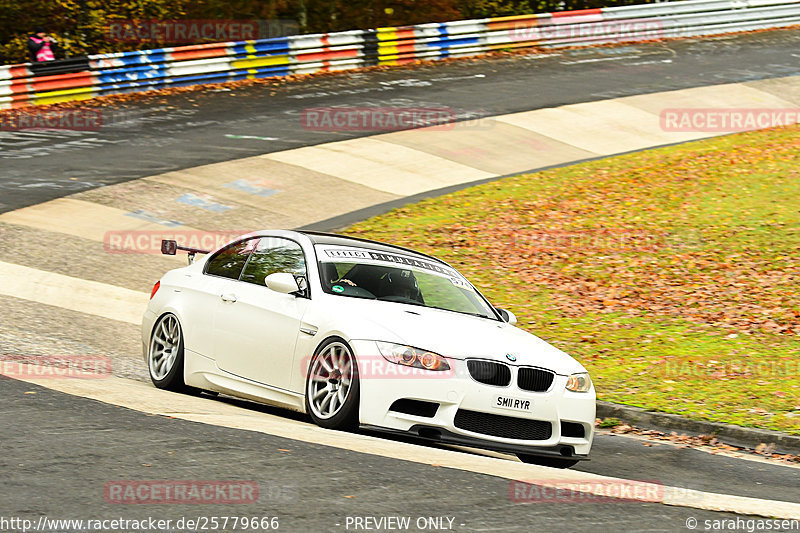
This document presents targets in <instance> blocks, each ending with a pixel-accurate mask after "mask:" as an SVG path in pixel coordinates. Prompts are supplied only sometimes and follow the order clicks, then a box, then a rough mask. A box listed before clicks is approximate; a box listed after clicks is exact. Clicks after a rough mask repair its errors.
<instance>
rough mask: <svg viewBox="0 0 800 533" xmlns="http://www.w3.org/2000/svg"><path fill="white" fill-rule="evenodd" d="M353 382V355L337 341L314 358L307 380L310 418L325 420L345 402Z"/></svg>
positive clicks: (334, 413) (333, 414)
mask: <svg viewBox="0 0 800 533" xmlns="http://www.w3.org/2000/svg"><path fill="white" fill-rule="evenodd" d="M352 383H353V354H352V353H350V349H349V348H348V347H347V346H345V345H344V344H342V343H341V342H332V343H330V344H328V345H327V346H325V348H324V349H323V350H322V352H320V353H319V355H317V356H316V357H315V358H314V362H313V364H312V366H311V373H310V374H309V378H308V387H307V388H308V391H307V394H308V404H309V405H310V406H311V410H312V411H314V415H316V416H317V417H318V418H322V419H327V418H331V417H333V416H335V415H336V413H338V412H339V411H340V410H341V409H342V406H343V405H344V404H345V402H346V401H347V398H348V396H349V394H350V386H351V385H352Z"/></svg>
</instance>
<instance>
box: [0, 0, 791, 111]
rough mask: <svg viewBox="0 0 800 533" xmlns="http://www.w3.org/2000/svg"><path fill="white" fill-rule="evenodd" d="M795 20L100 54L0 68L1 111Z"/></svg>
mask: <svg viewBox="0 0 800 533" xmlns="http://www.w3.org/2000/svg"><path fill="white" fill-rule="evenodd" d="M798 24H800V0H688V1H677V2H664V3H658V4H644V5H635V6H624V7H612V8H603V9H588V10H582V11H564V12H556V13H542V14H535V15H523V16H515V17H498V18H486V19H478V20H462V21H455V22H445V23H432V24H419V25H416V26H405V27H396V28H378V29H373V30H354V31H347V32H337V33H325V34H314V35H295V36H290V37H280V38H274V39H264V40H256V41H237V42H227V43H214V44H205V45H195V46H181V47H174V48H161V49H157V50H142V51H136V52H121V53H115V54H100V55H91V56H88V57H85V58H72V59H69V60H64V61H53V62H50V63H46V64H30V63H26V64H22V65H6V66H0V109H8V108H16V107H23V106H27V105H31V104H34V105H44V104H52V103H58V102H65V101H72V100H83V99H88V98H93V97H96V96H102V95H107V94H119V93H126V92H139V91H147V90H153V89H161V88H165V87H181V86H186V85H194V84H206V83H221V82H225V81H234V80H242V79H253V78H266V77H274V76H286V75H290V74H309V73H315V72H320V71H334V70H346V69H352V68H359V67H368V66H374V65H399V64H404V63H409V62H413V61H428V60H438V59H444V58H449V57H465V56H470V55H476V54H481V53H485V52H491V51H494V50H502V49H519V48H531V47H563V46H591V45H596V44H606V43H617V42H636V41H648V40H657V39H670V38H680V37H697V36H704V35H716V34H721V33H728V32H738V31H751V30H760V29H767V28H780V27H786V26H793V25H798Z"/></svg>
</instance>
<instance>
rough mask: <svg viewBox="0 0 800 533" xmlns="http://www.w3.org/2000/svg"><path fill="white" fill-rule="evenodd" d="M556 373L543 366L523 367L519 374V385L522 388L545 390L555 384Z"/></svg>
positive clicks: (537, 390)
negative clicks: (543, 368) (544, 368)
mask: <svg viewBox="0 0 800 533" xmlns="http://www.w3.org/2000/svg"><path fill="white" fill-rule="evenodd" d="M553 378H555V374H554V373H552V372H550V371H549V370H542V369H541V368H529V367H522V368H520V369H519V373H518V375H517V385H518V386H519V388H520V389H522V390H529V391H533V392H545V391H546V390H547V389H549V388H550V385H552V384H553Z"/></svg>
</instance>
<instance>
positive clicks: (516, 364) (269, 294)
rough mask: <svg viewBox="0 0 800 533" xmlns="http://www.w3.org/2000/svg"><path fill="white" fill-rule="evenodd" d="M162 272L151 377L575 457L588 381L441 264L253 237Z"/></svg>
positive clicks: (579, 451)
mask: <svg viewBox="0 0 800 533" xmlns="http://www.w3.org/2000/svg"><path fill="white" fill-rule="evenodd" d="M176 249H182V250H186V251H188V252H189V253H190V260H191V259H192V258H193V257H194V255H195V254H196V253H203V254H206V255H205V256H204V257H203V258H202V259H200V260H197V261H195V262H193V263H190V264H189V266H187V267H184V268H179V269H176V270H172V271H170V272H167V273H166V274H165V275H164V277H162V278H161V280H160V281H158V282H157V283H156V284H155V286H154V287H153V291H152V295H151V299H150V303H149V305H148V307H147V311H146V312H145V314H144V317H143V322H142V341H143V342H142V344H143V351H144V356H145V360H146V362H147V365H148V367H149V369H150V377H151V379H152V381H153V383H154V384H155V385H156V386H157V387H159V388H162V389H169V390H173V391H198V390H199V391H209V392H212V393H214V392H216V393H224V394H228V395H232V396H237V397H242V398H248V399H251V400H256V401H259V402H263V403H268V404H273V405H277V406H281V407H285V408H289V409H293V410H296V411H301V412H305V413H307V414H308V416H310V417H311V419H312V420H313V421H314V422H315V423H316V424H319V425H320V426H323V427H326V428H333V429H344V430H352V429H356V428H359V427H360V428H367V429H372V430H380V431H388V432H395V433H402V434H406V435H413V436H417V437H420V438H423V439H428V440H433V441H438V442H443V443H451V444H460V445H467V446H473V447H479V448H485V449H492V450H497V451H503V452H510V453H515V454H517V456H518V457H519V458H520V459H521V460H523V461H525V462H531V463H537V464H544V465H549V466H556V467H562V468H563V467H569V466H572V465H574V464H575V463H577V462H578V461H580V460H582V459H588V456H589V450H590V448H591V446H592V439H593V437H594V419H595V390H594V386H593V385H592V381H591V379H590V378H589V374H588V373H587V372H586V369H584V368H583V366H581V364H580V363H578V362H577V361H576V360H574V359H573V358H572V357H570V356H569V355H567V354H566V353H564V352H562V351H560V350H558V349H556V348H554V347H553V346H551V345H549V344H548V343H546V342H544V341H543V340H541V339H539V338H538V337H536V336H534V335H531V334H530V333H527V332H525V331H522V330H521V329H518V328H516V327H514V324H515V323H516V318H515V317H514V315H513V314H512V313H511V312H509V311H506V310H504V309H499V308H495V307H493V306H492V305H491V304H490V303H489V302H488V300H487V299H486V298H484V297H483V295H482V294H481V293H480V292H478V290H477V289H475V287H473V285H472V284H471V283H470V282H469V281H468V280H467V279H466V278H464V276H462V275H461V274H460V273H459V272H458V271H456V270H455V269H454V268H453V267H451V266H449V265H448V264H447V263H445V262H443V261H440V260H438V259H436V258H434V257H430V256H428V255H424V254H421V253H417V252H414V251H412V250H408V249H405V248H401V247H397V246H392V245H388V244H382V243H378V242H372V241H366V240H362V239H354V238H350V237H344V236H339V235H331V234H323V233H316V232H307V231H280V230H278V231H261V232H255V233H251V234H247V235H244V236H242V237H240V238H238V239H236V240H235V241H233V242H231V243H230V244H227V245H225V246H223V247H222V248H220V249H217V250H215V251H212V252H207V251H204V250H196V249H192V248H185V247H182V246H177V244H176V243H175V242H174V241H164V242H163V243H162V252H164V253H167V254H175V253H176Z"/></svg>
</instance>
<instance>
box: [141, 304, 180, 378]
mask: <svg viewBox="0 0 800 533" xmlns="http://www.w3.org/2000/svg"><path fill="white" fill-rule="evenodd" d="M147 366H148V367H149V369H150V379H151V380H152V381H153V385H155V386H156V387H158V388H159V389H166V390H171V391H175V392H187V391H189V390H190V388H189V387H187V386H186V384H185V383H184V381H183V330H182V329H181V324H180V322H179V321H178V317H176V316H175V315H173V314H172V313H167V314H165V315H164V316H162V317H161V318H159V319H158V321H157V322H156V325H155V327H154V328H153V333H152V334H151V336H150V351H149V352H148V355H147Z"/></svg>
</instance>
